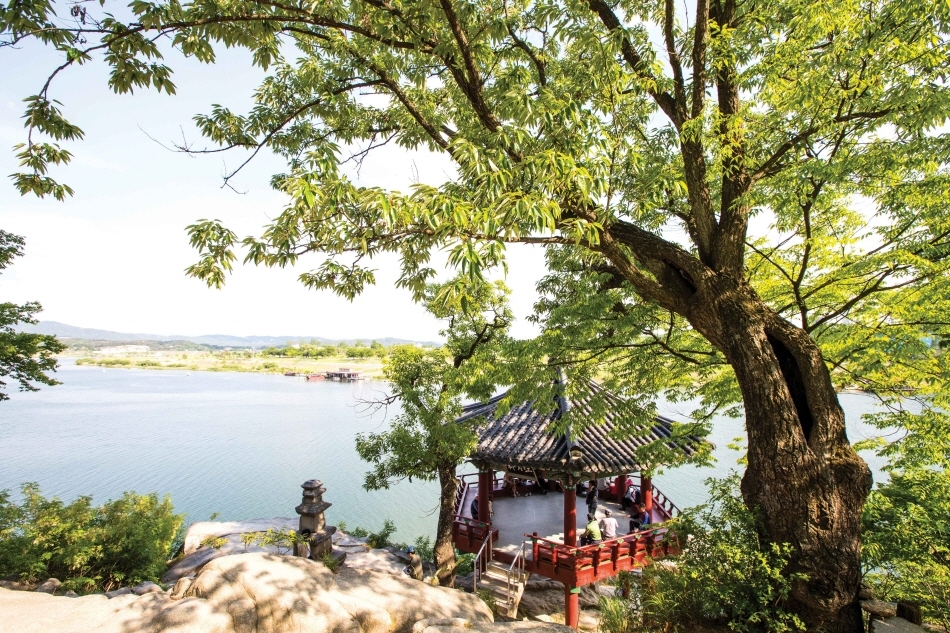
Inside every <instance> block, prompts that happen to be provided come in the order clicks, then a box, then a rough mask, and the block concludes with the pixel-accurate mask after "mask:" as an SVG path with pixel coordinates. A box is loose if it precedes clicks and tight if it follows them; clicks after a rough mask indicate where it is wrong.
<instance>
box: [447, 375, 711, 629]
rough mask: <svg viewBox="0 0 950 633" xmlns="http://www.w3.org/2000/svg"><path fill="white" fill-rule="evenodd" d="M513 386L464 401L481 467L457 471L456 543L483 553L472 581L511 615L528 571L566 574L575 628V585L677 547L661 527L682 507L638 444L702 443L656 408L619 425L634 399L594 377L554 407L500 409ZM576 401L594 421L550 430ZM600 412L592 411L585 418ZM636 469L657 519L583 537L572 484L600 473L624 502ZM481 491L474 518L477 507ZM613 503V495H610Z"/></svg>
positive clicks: (691, 447) (688, 450)
mask: <svg viewBox="0 0 950 633" xmlns="http://www.w3.org/2000/svg"><path fill="white" fill-rule="evenodd" d="M507 395H508V394H507V393H504V394H501V395H499V396H496V397H495V398H492V399H491V400H489V401H487V402H484V403H476V404H472V405H469V406H466V407H465V408H464V409H463V412H462V415H461V416H460V417H459V418H458V420H457V421H458V422H461V423H474V424H475V429H476V432H477V434H478V443H477V446H476V448H475V450H474V451H473V452H472V454H471V455H470V457H469V460H470V461H471V462H472V463H473V464H474V465H475V466H476V467H477V468H478V473H477V474H476V473H472V474H470V475H465V476H463V477H462V478H461V484H460V486H459V489H458V492H457V495H456V507H455V512H456V514H455V520H454V524H453V539H454V541H455V546H456V547H457V548H458V549H459V550H461V551H466V552H471V553H477V554H478V556H477V558H478V561H477V562H478V564H477V565H476V581H475V582H476V585H479V580H480V578H479V576H481V580H482V581H484V582H485V584H486V585H488V588H489V589H493V590H495V591H496V594H497V599H498V602H499V604H500V605H501V606H505V605H507V606H508V609H509V611H510V613H509V615H511V616H512V617H513V616H514V615H515V614H516V613H517V604H518V601H519V600H520V595H521V591H523V583H524V581H525V579H526V574H527V573H535V574H539V575H542V576H545V577H547V578H551V579H554V580H557V581H560V582H562V583H563V584H564V587H565V623H566V624H568V625H569V626H572V627H575V628H576V627H577V620H578V593H579V591H580V590H579V587H581V586H583V585H587V584H590V583H592V582H597V581H599V580H603V579H606V578H609V577H611V576H615V575H616V574H617V573H619V572H621V571H629V570H631V569H634V568H636V567H639V566H642V565H643V564H646V563H647V562H649V560H651V559H655V558H660V557H662V556H666V555H669V554H672V553H676V551H678V550H677V545H676V541H675V537H674V536H673V535H672V534H669V533H668V531H667V530H666V529H665V528H663V527H659V524H662V523H663V522H665V521H667V520H668V519H670V518H672V517H673V516H674V515H675V514H677V513H678V508H677V507H676V506H675V505H674V504H673V503H672V501H670V500H669V499H668V498H667V497H666V496H665V495H664V494H663V493H661V492H660V491H659V490H658V489H657V488H656V487H655V486H654V485H653V482H652V480H651V478H650V476H649V475H650V473H649V471H648V470H647V469H646V468H644V466H643V465H641V464H639V463H637V457H636V456H637V449H638V448H639V447H642V446H645V445H647V444H651V443H654V442H664V443H665V444H666V447H667V448H669V449H671V450H675V451H679V452H681V453H682V454H683V455H685V456H689V455H692V454H694V453H695V452H696V451H697V450H698V448H699V445H700V444H701V442H702V440H700V439H699V438H696V437H689V438H687V439H686V440H685V441H683V440H682V439H674V433H673V424H674V422H673V421H672V420H670V419H668V418H664V417H660V416H657V417H656V418H655V419H654V420H653V421H652V422H653V423H652V425H649V424H647V425H645V427H644V425H641V426H639V427H637V428H639V429H640V430H639V431H638V432H637V433H635V434H634V436H623V435H621V433H620V432H619V430H620V429H627V428H629V424H628V422H629V420H627V419H625V418H626V417H627V416H629V414H630V413H629V412H630V411H631V408H630V407H631V404H630V402H629V401H627V400H625V399H623V398H620V397H619V396H616V395H614V394H612V393H610V392H608V391H607V390H605V389H604V388H603V387H602V386H601V385H599V384H598V383H596V382H594V381H590V382H589V383H588V388H587V389H585V390H584V394H583V395H582V396H580V397H576V398H573V399H568V398H567V397H564V396H561V397H559V398H558V400H557V403H556V406H555V407H554V408H553V409H552V410H549V411H544V410H539V409H540V407H535V404H534V403H532V402H523V403H521V404H519V405H516V406H512V407H511V408H510V409H508V410H507V411H505V412H503V413H501V414H500V415H496V410H497V409H498V405H499V403H500V402H501V401H502V399H504V398H505V397H507ZM595 399H596V402H595ZM571 409H576V410H577V412H580V415H581V416H582V417H581V418H580V421H582V422H588V421H589V422H590V424H584V429H583V431H582V432H581V433H580V434H579V435H577V436H576V437H572V435H573V433H572V431H571V428H568V429H567V431H566V432H564V433H559V434H553V433H551V432H549V429H551V428H554V427H553V425H555V424H556V423H557V422H558V421H559V420H560V419H561V416H562V415H564V414H565V413H566V412H567V411H569V410H571ZM595 416H596V418H597V419H596V420H584V417H588V418H594V417H595ZM575 419H577V418H575ZM653 466H654V467H655V466H656V465H653ZM645 471H647V472H645ZM632 473H638V474H639V477H638V480H639V487H640V491H641V499H642V501H643V503H644V504H645V506H646V510H647V512H648V513H649V514H650V517H651V524H652V525H651V526H650V527H648V528H647V529H644V530H641V531H638V532H634V533H631V534H624V535H623V536H618V537H617V538H615V539H611V540H605V541H603V542H602V543H600V544H595V545H590V546H586V547H584V546H581V547H579V546H578V544H577V530H578V525H579V524H578V518H579V517H578V516H577V514H578V513H577V509H576V503H577V495H576V491H575V486H576V485H577V484H578V483H580V482H585V481H589V480H594V479H596V480H598V481H599V482H600V488H601V490H605V492H602V493H601V499H602V500H603V499H604V497H605V496H608V495H609V496H610V497H611V499H612V500H615V501H617V502H619V501H620V499H622V497H623V496H624V493H625V492H626V491H625V489H624V487H625V484H626V481H627V476H628V475H630V474H632ZM505 475H507V476H508V477H509V478H517V479H518V481H519V484H518V485H517V488H516V489H515V490H517V492H519V493H520V496H519V497H518V498H511V499H509V498H508V497H513V496H514V493H515V490H513V489H512V486H511V482H510V481H508V482H506V481H505ZM611 477H616V480H615V484H614V486H612V487H611V488H612V492H607V491H609V490H611V488H608V487H607V484H606V480H607V478H611ZM558 488H562V489H563V503H562V504H559V503H558V499H557V496H558V495H557V494H550V493H551V492H558V490H557V489H558ZM532 495H533V496H532ZM521 497H530V498H521ZM476 499H477V504H475V505H476V506H477V509H478V511H477V516H478V519H476V518H474V517H473V516H472V512H471V506H472V505H473V501H474V500H476ZM602 503H603V502H602ZM557 505H563V512H560V513H561V514H562V517H561V519H562V520H561V522H560V525H557V523H558V522H557V520H556V514H558V513H559V511H558V509H557ZM607 505H608V506H613V505H614V504H613V503H612V502H611V501H608V503H607ZM492 512H493V514H492ZM584 514H586V510H585V512H584ZM618 514H619V512H618ZM582 516H583V515H582ZM486 518H487V519H488V520H485V519H486ZM479 519H480V520H479ZM618 519H619V520H620V521H621V529H620V530H619V532H623V533H625V532H626V529H625V526H624V523H625V521H623V516H622V515H621V516H619V517H618ZM585 523H586V521H584V522H583V523H581V524H580V525H584V524H585ZM619 532H618V533H619ZM495 561H497V563H496V562H495ZM499 563H502V564H503V565H500V564H499ZM506 565H507V567H505V566H506ZM493 585H494V586H493Z"/></svg>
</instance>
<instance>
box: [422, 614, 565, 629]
mask: <svg viewBox="0 0 950 633" xmlns="http://www.w3.org/2000/svg"><path fill="white" fill-rule="evenodd" d="M412 633H575V632H574V630H573V629H572V628H571V627H569V626H564V625H563V624H555V623H552V622H531V621H521V622H493V623H489V622H471V621H469V620H466V619H464V618H447V619H443V620H437V619H426V620H420V621H418V622H416V623H415V625H414V626H413V627H412Z"/></svg>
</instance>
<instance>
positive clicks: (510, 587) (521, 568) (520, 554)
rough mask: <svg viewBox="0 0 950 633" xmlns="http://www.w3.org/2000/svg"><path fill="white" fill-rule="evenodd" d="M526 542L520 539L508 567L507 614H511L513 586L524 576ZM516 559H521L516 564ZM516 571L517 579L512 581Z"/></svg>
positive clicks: (521, 580)
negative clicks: (513, 557)
mask: <svg viewBox="0 0 950 633" xmlns="http://www.w3.org/2000/svg"><path fill="white" fill-rule="evenodd" d="M527 544H528V542H527V541H521V549H519V550H518V553H517V554H515V559H514V560H513V561H511V565H510V566H509V567H508V609H509V611H508V614H509V616H511V610H510V609H511V607H512V606H513V604H514V601H515V598H514V595H515V592H514V586H515V585H517V584H518V583H520V582H523V581H524V577H525V547H526V546H527ZM518 561H521V564H518ZM516 567H517V571H516ZM516 573H517V580H515V581H514V582H513V581H512V578H513V577H515V574H516ZM511 617H514V616H511Z"/></svg>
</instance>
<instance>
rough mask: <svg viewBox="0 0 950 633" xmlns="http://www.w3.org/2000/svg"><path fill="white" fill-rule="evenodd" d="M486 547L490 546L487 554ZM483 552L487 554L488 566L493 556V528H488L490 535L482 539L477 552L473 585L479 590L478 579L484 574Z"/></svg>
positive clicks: (486, 561) (486, 563)
mask: <svg viewBox="0 0 950 633" xmlns="http://www.w3.org/2000/svg"><path fill="white" fill-rule="evenodd" d="M486 547H487V548H488V550H487V554H485V552H486V549H485V548H486ZM483 554H485V555H486V556H487V558H486V560H485V567H486V568H487V567H488V563H490V562H491V556H492V547H491V530H488V535H487V536H486V537H485V540H484V541H482V546H481V547H479V548H478V553H477V554H475V582H474V583H473V584H472V587H473V588H474V589H475V591H478V581H479V578H480V577H481V575H482V566H481V562H480V561H481V560H482V555H483Z"/></svg>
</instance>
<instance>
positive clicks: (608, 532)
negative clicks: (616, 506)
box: [600, 510, 617, 541]
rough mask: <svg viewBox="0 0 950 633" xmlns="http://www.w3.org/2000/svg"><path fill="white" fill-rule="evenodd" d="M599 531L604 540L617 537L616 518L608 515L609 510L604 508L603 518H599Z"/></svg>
mask: <svg viewBox="0 0 950 633" xmlns="http://www.w3.org/2000/svg"><path fill="white" fill-rule="evenodd" d="M600 531H601V532H602V533H603V536H604V540H605V541H606V540H607V539H612V538H617V519H615V518H613V517H612V516H610V510H604V518H603V519H601V520H600Z"/></svg>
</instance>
